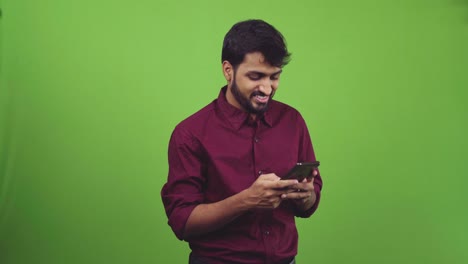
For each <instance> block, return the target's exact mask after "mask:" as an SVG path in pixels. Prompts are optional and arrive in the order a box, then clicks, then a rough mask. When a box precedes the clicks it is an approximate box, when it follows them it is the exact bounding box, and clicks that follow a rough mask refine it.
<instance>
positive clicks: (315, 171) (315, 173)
mask: <svg viewBox="0 0 468 264" xmlns="http://www.w3.org/2000/svg"><path fill="white" fill-rule="evenodd" d="M312 175H314V177H315V176H317V175H318V170H317V169H314V172H313V173H312Z"/></svg>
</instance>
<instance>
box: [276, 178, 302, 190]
mask: <svg viewBox="0 0 468 264" xmlns="http://www.w3.org/2000/svg"><path fill="white" fill-rule="evenodd" d="M294 184H298V181H297V180H281V181H276V182H274V183H273V184H272V188H277V189H279V188H287V187H289V186H292V185H294Z"/></svg>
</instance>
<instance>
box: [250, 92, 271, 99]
mask: <svg viewBox="0 0 468 264" xmlns="http://www.w3.org/2000/svg"><path fill="white" fill-rule="evenodd" d="M274 94H275V92H274V91H272V92H271V94H270V98H273V95H274ZM257 95H259V96H267V95H266V94H265V93H263V92H260V91H254V92H253V93H252V94H251V95H250V97H254V96H257Z"/></svg>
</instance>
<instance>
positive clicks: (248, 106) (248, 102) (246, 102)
mask: <svg viewBox="0 0 468 264" xmlns="http://www.w3.org/2000/svg"><path fill="white" fill-rule="evenodd" d="M234 76H235V75H234ZM235 79H236V78H235V77H234V80H233V82H232V87H231V92H232V95H233V96H234V98H235V99H236V101H237V102H238V103H239V104H240V105H241V107H242V108H243V109H244V110H246V111H247V112H248V113H250V114H255V115H261V114H263V113H265V111H266V110H267V109H268V104H269V103H270V100H271V99H272V98H273V95H275V93H274V91H272V92H271V94H270V98H269V99H268V102H266V103H264V104H261V103H257V106H255V105H254V104H253V103H252V98H254V97H255V96H257V95H260V96H265V94H264V93H262V92H260V91H254V92H253V93H251V94H250V96H249V97H247V96H245V95H243V94H242V93H241V92H240V90H239V87H238V86H237V83H236V80H235Z"/></svg>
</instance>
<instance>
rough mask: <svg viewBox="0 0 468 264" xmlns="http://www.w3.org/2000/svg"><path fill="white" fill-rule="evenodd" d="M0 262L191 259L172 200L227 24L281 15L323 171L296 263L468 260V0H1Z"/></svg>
mask: <svg viewBox="0 0 468 264" xmlns="http://www.w3.org/2000/svg"><path fill="white" fill-rule="evenodd" d="M0 8H1V11H2V15H1V17H0V37H1V41H0V56H1V57H0V58H1V61H0V77H1V79H0V85H1V86H0V263H2V264H23V263H24V264H29V263H35V264H39V263H48V264H51V263H57V264H58V263H70V264H72V263H77V264H78V263H79V264H81V263H187V256H188V253H189V249H188V246H187V244H186V243H185V242H181V241H178V240H177V239H176V238H175V236H174V235H173V233H172V231H171V230H170V228H169V226H168V225H167V218H166V215H165V213H164V209H163V206H162V203H161V199H160V194H159V192H160V189H161V187H162V185H163V184H164V182H165V180H166V177H167V172H168V167H167V144H168V140H169V137H170V134H171V132H172V129H173V128H174V126H175V125H176V124H177V123H178V122H180V121H181V120H182V119H184V118H185V117H187V116H189V115H190V114H192V113H194V112H195V111H197V110H198V109H200V108H201V107H203V106H204V105H206V104H208V103H209V102H211V100H213V99H214V98H215V97H216V96H217V94H218V91H219V88H220V87H221V86H222V85H223V84H224V83H225V81H224V79H223V77H222V75H221V62H220V54H221V45H222V40H223V37H224V34H225V33H226V32H227V31H228V30H229V28H230V27H231V26H232V25H233V24H234V23H235V22H237V21H240V20H244V19H248V18H261V19H264V20H266V21H268V22H270V23H272V24H273V25H274V26H275V27H277V28H278V29H279V30H280V31H281V32H282V33H283V34H284V36H285V37H286V40H287V42H288V47H289V49H290V51H291V52H292V53H293V59H292V62H291V63H290V64H289V65H288V66H286V67H285V69H284V73H283V75H282V81H281V85H280V88H279V90H278V92H277V96H276V99H277V100H280V101H283V102H285V103H288V104H290V105H292V106H294V107H295V108H297V109H298V110H299V111H300V112H301V113H302V114H303V116H304V118H305V120H306V122H307V124H308V126H309V129H310V132H311V136H312V140H313V142H314V146H315V150H316V154H317V157H318V159H319V160H320V161H321V163H322V166H321V172H322V175H323V178H324V189H323V198H322V202H321V205H320V208H319V210H318V211H317V212H316V214H315V215H313V216H312V217H311V218H310V219H298V220H297V225H298V228H299V232H300V246H299V255H298V257H297V261H298V263H300V264H302V263H322V264H334V263H425V264H427V263H448V264H457V263H460V264H462V263H468V250H467V249H468V227H467V226H468V225H467V223H468V195H467V194H466V193H467V187H468V186H467V183H468V180H467V178H468V166H467V164H468V161H467V158H468V140H467V135H468V106H467V105H468V104H467V102H468V92H467V89H468V70H467V69H468V1H466V0H424V1H423V0H406V1H397V0H395V1H371V0H356V1H347V0H335V1H319V0H309V1H306V0H303V1H293V0H291V1H252V0H249V1H245V0H240V1H234V2H226V1H203V0H200V1H181V0H179V1H149V0H135V1H122V0H114V1H110V0H100V1H91V0H80V1H78V0H76V1H75V0H70V1H62V0H44V1H34V0H0Z"/></svg>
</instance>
